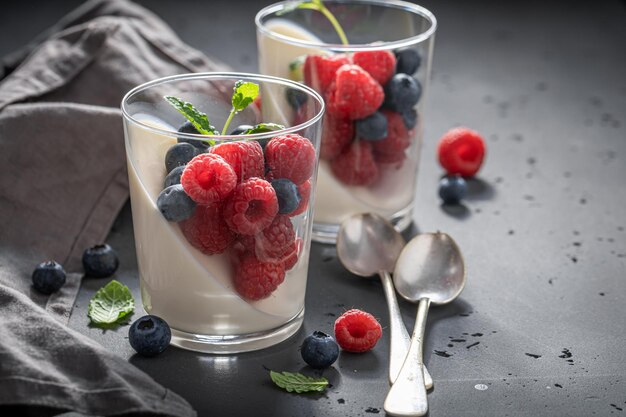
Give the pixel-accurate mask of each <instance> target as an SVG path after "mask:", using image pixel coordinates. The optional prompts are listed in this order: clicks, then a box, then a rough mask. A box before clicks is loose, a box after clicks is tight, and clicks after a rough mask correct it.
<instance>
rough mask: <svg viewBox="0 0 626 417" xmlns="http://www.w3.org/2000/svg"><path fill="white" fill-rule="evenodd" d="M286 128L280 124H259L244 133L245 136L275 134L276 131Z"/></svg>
mask: <svg viewBox="0 0 626 417" xmlns="http://www.w3.org/2000/svg"><path fill="white" fill-rule="evenodd" d="M284 128H285V126H283V125H279V124H278V123H259V124H258V125H254V127H253V128H252V129H248V130H246V131H245V132H243V135H251V134H253V133H266V132H273V131H275V130H281V129H284Z"/></svg>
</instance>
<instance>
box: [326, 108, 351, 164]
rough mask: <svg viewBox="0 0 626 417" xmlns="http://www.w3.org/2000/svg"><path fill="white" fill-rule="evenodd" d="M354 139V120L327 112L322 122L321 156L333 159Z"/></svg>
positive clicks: (327, 159)
mask: <svg viewBox="0 0 626 417" xmlns="http://www.w3.org/2000/svg"><path fill="white" fill-rule="evenodd" d="M353 139H354V122H353V121H352V120H350V119H344V118H341V117H335V116H333V115H331V114H330V113H326V114H325V115H324V122H323V123H322V144H321V147H320V158H321V159H324V160H326V161H331V160H333V159H334V158H335V157H336V156H337V155H339V154H340V153H341V151H343V150H344V149H345V148H346V146H348V145H349V144H350V143H351V142H352V140H353Z"/></svg>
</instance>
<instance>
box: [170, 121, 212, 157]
mask: <svg viewBox="0 0 626 417" xmlns="http://www.w3.org/2000/svg"><path fill="white" fill-rule="evenodd" d="M178 131H179V132H180V133H193V134H196V135H199V134H200V132H198V129H196V127H195V126H194V125H193V123H191V122H189V121H187V122H185V123H183V125H182V126H181V127H179V128H178ZM178 143H189V144H191V145H193V146H195V147H196V148H198V149H202V150H204V149H206V148H208V147H209V146H210V145H209V143H208V142H206V141H203V140H199V139H187V138H178Z"/></svg>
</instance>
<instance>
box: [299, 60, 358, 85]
mask: <svg viewBox="0 0 626 417" xmlns="http://www.w3.org/2000/svg"><path fill="white" fill-rule="evenodd" d="M349 62H350V61H349V60H348V57H346V56H345V55H341V54H335V55H309V56H307V57H306V61H305V62H304V83H305V84H306V85H308V86H309V87H311V88H313V89H314V90H315V91H317V92H318V93H322V94H323V93H324V92H325V91H326V90H327V89H328V87H329V86H330V84H331V83H332V82H333V80H334V79H335V74H336V73H337V70H338V69H339V67H341V66H342V65H344V64H348V63H349Z"/></svg>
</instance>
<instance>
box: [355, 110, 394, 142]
mask: <svg viewBox="0 0 626 417" xmlns="http://www.w3.org/2000/svg"><path fill="white" fill-rule="evenodd" d="M355 125H356V133H357V136H358V137H360V138H362V139H366V140H382V139H385V138H386V137H387V118H386V117H385V115H384V114H382V113H381V112H378V111H377V112H375V113H373V114H371V115H370V116H367V117H366V118H365V119H360V120H357V121H356V122H355Z"/></svg>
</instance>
